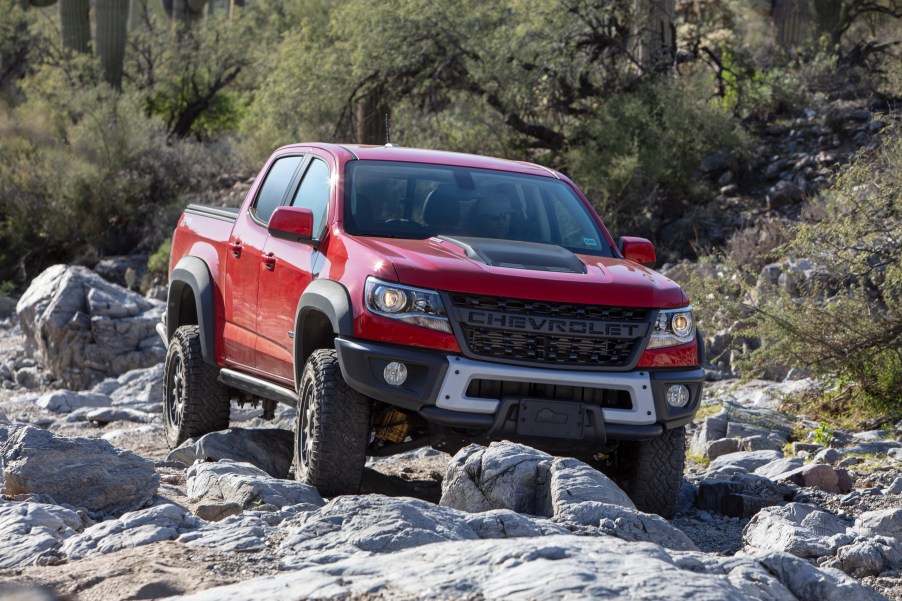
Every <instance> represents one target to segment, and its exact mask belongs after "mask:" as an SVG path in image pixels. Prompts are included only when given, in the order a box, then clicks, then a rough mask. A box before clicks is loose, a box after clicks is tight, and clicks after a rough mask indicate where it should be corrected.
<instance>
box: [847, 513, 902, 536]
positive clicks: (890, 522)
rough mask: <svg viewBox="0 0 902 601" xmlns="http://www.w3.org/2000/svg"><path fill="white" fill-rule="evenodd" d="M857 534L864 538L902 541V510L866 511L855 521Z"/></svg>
mask: <svg viewBox="0 0 902 601" xmlns="http://www.w3.org/2000/svg"><path fill="white" fill-rule="evenodd" d="M855 532H857V533H858V535H859V536H861V537H863V538H868V537H871V536H889V537H892V538H894V539H896V540H898V541H902V509H879V510H877V511H866V512H864V513H862V514H861V515H859V516H858V518H857V519H856V520H855Z"/></svg>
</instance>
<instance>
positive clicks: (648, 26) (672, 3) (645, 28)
mask: <svg viewBox="0 0 902 601" xmlns="http://www.w3.org/2000/svg"><path fill="white" fill-rule="evenodd" d="M633 6H634V8H635V14H636V17H635V27H634V37H635V43H634V47H635V51H636V60H637V61H638V62H639V65H640V66H641V68H642V69H643V70H645V69H654V68H657V67H660V66H661V65H664V64H669V63H670V62H671V61H672V60H673V48H674V43H675V42H674V37H673V19H674V16H675V14H676V0H635V2H634V4H633Z"/></svg>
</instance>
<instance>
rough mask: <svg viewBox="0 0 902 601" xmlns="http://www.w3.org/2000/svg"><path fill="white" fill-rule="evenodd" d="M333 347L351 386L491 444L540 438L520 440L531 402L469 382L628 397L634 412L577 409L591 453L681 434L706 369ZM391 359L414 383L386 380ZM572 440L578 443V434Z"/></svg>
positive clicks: (347, 343) (361, 343) (552, 433)
mask: <svg viewBox="0 0 902 601" xmlns="http://www.w3.org/2000/svg"><path fill="white" fill-rule="evenodd" d="M335 348H336V349H337V352H338V359H339V361H340V364H341V370H342V374H343V375H344V378H345V381H346V382H347V383H348V385H349V386H350V387H351V388H353V389H355V390H357V391H358V392H360V393H362V394H365V395H367V396H369V397H371V398H374V399H376V400H378V401H382V402H385V403H389V404H391V405H395V406H398V407H401V408H403V409H406V410H408V411H413V412H416V413H419V414H420V415H421V416H423V417H424V418H425V419H426V420H428V421H430V422H432V423H433V424H436V425H439V426H444V427H447V428H455V429H465V430H475V431H480V432H482V433H484V434H485V435H486V436H488V437H489V438H497V439H506V440H518V439H528V438H534V436H533V437H528V436H523V435H522V432H521V434H519V435H518V427H517V422H518V420H519V412H520V411H521V410H524V409H525V406H524V405H523V404H522V402H523V401H524V400H526V399H523V398H510V397H503V398H500V399H499V398H480V397H474V396H468V389H470V383H471V382H472V381H474V380H491V381H500V382H527V383H532V384H547V385H549V386H557V385H564V386H573V387H582V388H593V389H595V388H597V389H603V390H612V391H623V392H625V393H626V394H628V395H629V398H630V400H631V403H630V405H631V406H630V407H629V408H614V407H601V406H599V405H596V404H591V403H589V404H586V403H576V404H578V405H579V415H580V421H581V423H582V428H583V430H582V438H583V439H584V440H583V444H582V446H586V447H592V448H598V447H600V446H602V445H603V444H604V442H605V441H606V440H641V439H647V438H653V437H655V436H657V435H658V434H660V433H661V431H662V430H663V429H665V428H666V429H670V428H677V427H679V426H682V425H684V424H686V423H688V422H690V421H692V419H693V417H694V416H695V413H696V411H697V410H698V406H699V402H700V399H701V393H702V382H703V380H704V371H703V370H702V368H701V367H697V368H689V369H685V368H679V369H656V370H655V369H637V370H634V371H630V372H599V371H592V372H587V371H577V370H560V369H553V370H552V369H543V368H541V367H522V366H515V365H505V364H500V363H491V362H487V361H478V360H474V359H469V358H466V357H462V356H460V355H448V354H447V353H443V352H438V351H430V350H427V349H416V348H412V347H407V346H394V345H386V344H379V343H374V342H371V341H368V340H356V339H347V338H337V339H336V340H335ZM392 361H399V362H402V363H404V364H405V365H406V366H407V370H408V378H407V381H406V382H405V383H404V384H403V385H401V386H391V385H389V384H387V383H386V382H385V380H384V379H383V376H382V373H383V370H384V369H385V366H386V365H387V364H388V363H390V362H392ZM673 384H683V385H685V386H687V387H688V388H689V391H690V400H689V403H688V404H687V405H686V406H685V407H681V408H675V407H671V406H670V405H669V404H667V402H666V400H665V392H666V390H667V387H668V386H670V385H673ZM541 402H546V403H547V402H551V403H553V402H555V401H553V400H551V401H548V400H546V401H541ZM568 404H571V403H568ZM549 406H552V407H553V405H549ZM574 410H576V408H575V407H574ZM520 430H522V428H520ZM543 436H547V437H549V438H556V437H560V436H562V434H561V433H559V432H558V431H557V430H556V429H555V428H554V427H551V428H548V430H547V434H544V435H543V434H541V432H540V436H539V437H543ZM566 436H567V437H572V434H567V435H566Z"/></svg>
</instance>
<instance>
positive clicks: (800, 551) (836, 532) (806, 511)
mask: <svg viewBox="0 0 902 601" xmlns="http://www.w3.org/2000/svg"><path fill="white" fill-rule="evenodd" d="M853 538H854V537H853V536H852V535H851V532H850V530H849V529H848V528H847V526H846V524H845V523H844V522H843V521H842V520H841V519H840V518H838V517H836V516H835V515H832V514H829V513H827V512H825V511H821V510H819V509H818V508H817V507H815V506H814V505H805V504H802V503H790V504H788V505H785V506H783V507H765V508H764V509H762V510H761V511H760V512H758V514H757V515H755V517H753V518H752V519H751V520H750V521H749V523H748V524H747V525H746V527H745V530H744V531H743V533H742V542H743V545H744V546H743V549H744V550H745V551H746V552H747V553H754V552H756V551H780V552H785V553H790V554H792V555H795V556H797V557H802V558H810V557H823V556H825V555H831V554H833V553H834V552H835V551H836V550H837V549H838V548H839V547H841V546H843V545H848V544H849V543H851V542H852V540H853Z"/></svg>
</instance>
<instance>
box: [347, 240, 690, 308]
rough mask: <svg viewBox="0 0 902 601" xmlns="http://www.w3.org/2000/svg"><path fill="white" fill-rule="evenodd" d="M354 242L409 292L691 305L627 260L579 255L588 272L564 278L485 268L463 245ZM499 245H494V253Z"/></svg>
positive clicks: (529, 269) (554, 272) (528, 269)
mask: <svg viewBox="0 0 902 601" xmlns="http://www.w3.org/2000/svg"><path fill="white" fill-rule="evenodd" d="M356 240H357V241H358V242H359V243H360V244H363V245H364V246H366V247H367V248H369V249H371V250H373V251H375V252H377V253H379V254H380V255H382V256H383V257H385V259H386V260H387V261H390V262H391V264H392V265H393V266H394V268H395V271H396V272H397V274H398V280H399V282H400V283H402V284H407V285H409V286H418V287H422V288H432V289H435V290H448V291H452V292H464V293H469V294H476V295H486V296H502V297H508V298H528V299H534V300H545V301H549V302H570V303H580V304H593V305H608V306H628V307H651V308H669V307H682V306H685V305H686V304H687V303H688V299H687V298H686V295H685V294H684V293H683V290H682V289H681V288H680V287H679V286H678V285H677V284H676V283H675V282H673V281H672V280H670V279H668V278H666V277H664V276H662V275H661V274H659V273H657V272H655V271H653V270H651V269H648V268H646V267H643V266H642V265H639V264H638V263H634V262H632V261H627V260H625V259H617V258H609V257H598V256H594V255H584V254H576V255H575V257H576V258H578V259H579V261H580V262H582V264H583V265H585V270H584V271H583V270H582V269H579V270H573V269H571V270H569V271H567V270H565V271H563V272H562V271H561V270H558V269H551V270H549V269H541V268H540V267H537V266H530V265H517V266H509V265H497V264H496V265H492V264H490V262H491V261H490V262H486V260H485V259H484V258H481V257H479V256H477V255H478V254H479V253H474V252H472V249H468V248H467V246H468V245H467V244H466V243H461V242H459V240H461V239H458V240H454V239H447V238H445V239H441V238H428V239H426V240H407V239H394V238H369V237H362V236H361V237H357V238H356ZM467 241H470V239H468V240H467ZM513 244H517V243H513ZM497 245H498V244H497V241H495V244H494V246H495V247H496V248H497ZM536 246H540V245H536ZM541 246H546V245H541ZM549 249H554V251H556V252H559V251H560V250H563V249H559V247H554V246H550V247H549ZM468 250H469V253H468ZM564 253H566V251H564ZM573 271H580V272H579V273H574V272H573Z"/></svg>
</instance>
